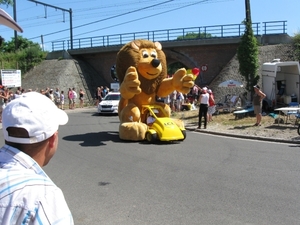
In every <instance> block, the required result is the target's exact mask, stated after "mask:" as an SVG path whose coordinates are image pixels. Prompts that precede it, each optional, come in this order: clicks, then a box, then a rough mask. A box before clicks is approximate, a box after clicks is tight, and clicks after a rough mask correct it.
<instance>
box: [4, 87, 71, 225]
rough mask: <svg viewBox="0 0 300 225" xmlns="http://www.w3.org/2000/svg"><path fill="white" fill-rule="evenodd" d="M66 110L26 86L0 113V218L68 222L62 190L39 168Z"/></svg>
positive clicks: (15, 221) (51, 148) (53, 149)
mask: <svg viewBox="0 0 300 225" xmlns="http://www.w3.org/2000/svg"><path fill="white" fill-rule="evenodd" d="M67 122H68V115H67V114H66V113H65V112H64V111H63V110H61V109H59V108H57V107H56V106H55V104H54V103H53V102H52V101H51V100H50V99H49V98H47V97H46V96H44V95H42V94H40V93H38V92H28V93H25V94H23V95H21V96H20V98H17V99H14V100H12V101H11V102H10V103H8V104H7V106H6V107H5V109H4V110H3V113H2V130H3V134H4V139H5V145H4V146H3V147H2V148H0V224H3V225H5V224H26V225H29V224H63V225H68V224H74V222H73V217H72V214H71V212H70V210H69V207H68V205H67V203H66V201H65V198H64V195H63V193H62V191H61V190H60V189H59V188H58V187H57V186H56V185H55V184H54V183H53V181H52V180H51V179H50V178H49V177H48V176H47V174H46V173H45V172H44V171H43V169H42V167H43V166H45V165H47V164H48V162H49V161H50V159H51V158H52V156H53V155H54V154H55V152H56V150H57V146H58V128H59V125H64V124H66V123H67Z"/></svg>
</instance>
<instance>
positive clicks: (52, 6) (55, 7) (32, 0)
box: [14, 0, 73, 49]
mask: <svg viewBox="0 0 300 225" xmlns="http://www.w3.org/2000/svg"><path fill="white" fill-rule="evenodd" d="M14 1H15V0H14ZM28 1H30V2H34V3H36V4H41V5H43V6H48V7H51V8H54V9H59V10H62V11H64V12H68V13H69V15H70V42H71V43H70V45H71V49H73V24H72V9H71V8H70V9H64V8H60V7H57V6H54V5H49V4H47V3H43V2H39V1H35V0H28Z"/></svg>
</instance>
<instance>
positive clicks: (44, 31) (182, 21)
mask: <svg viewBox="0 0 300 225" xmlns="http://www.w3.org/2000/svg"><path fill="white" fill-rule="evenodd" d="M38 1H39V2H44V3H46V4H49V5H53V6H57V7H59V8H63V9H66V10H69V9H70V8H71V9H72V11H73V17H72V18H73V19H72V21H73V28H74V29H73V36H74V37H73V38H74V39H77V38H84V37H93V36H103V35H111V34H121V33H133V32H139V31H153V30H166V29H173V28H188V27H200V26H211V25H226V24H240V23H241V22H242V21H243V20H244V19H245V17H246V16H245V1H244V0H201V1H199V0H198V1H196V0H151V1H149V0H109V1H103V0H38ZM16 2H17V4H16V5H17V21H18V23H19V25H20V26H21V27H22V28H23V30H24V32H23V33H18V34H19V35H21V36H23V37H25V38H28V39H30V40H32V41H33V42H37V43H41V35H43V39H44V43H45V45H46V47H45V49H46V50H51V47H50V46H51V42H52V41H56V40H69V39H70V31H69V28H70V17H69V13H68V12H63V11H61V10H56V9H54V8H51V7H44V6H43V5H40V4H36V3H34V2H30V1H28V0H16ZM250 4H251V18H252V22H253V23H256V22H259V23H261V22H268V21H284V20H286V21H287V30H288V34H289V35H291V36H293V35H294V34H296V33H300V0H250ZM1 7H2V8H3V9H4V10H6V11H7V12H8V13H9V14H10V15H11V16H12V17H13V8H12V7H8V8H7V7H6V6H5V5H2V6H1ZM63 30H65V31H63ZM61 31H63V32H61ZM0 35H1V36H2V37H4V38H5V40H6V41H7V40H11V38H12V37H13V36H14V32H13V31H12V30H10V29H9V28H6V27H4V26H3V25H2V26H0Z"/></svg>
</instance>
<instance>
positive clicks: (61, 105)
mask: <svg viewBox="0 0 300 225" xmlns="http://www.w3.org/2000/svg"><path fill="white" fill-rule="evenodd" d="M64 105H65V94H64V91H61V92H60V108H61V109H62V110H64Z"/></svg>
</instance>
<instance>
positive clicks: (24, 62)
mask: <svg viewBox="0 0 300 225" xmlns="http://www.w3.org/2000/svg"><path fill="white" fill-rule="evenodd" d="M18 40H19V42H18V48H17V51H15V41H14V38H12V40H11V41H8V42H4V43H3V45H2V46H1V47H0V63H1V69H20V70H21V71H22V74H25V73H26V72H28V71H29V70H30V69H32V68H33V67H35V66H36V65H38V64H39V63H41V62H42V61H43V60H44V59H45V57H46V54H47V52H43V51H42V49H41V47H40V46H39V44H38V43H33V42H32V41H30V40H28V39H26V38H23V37H21V36H18Z"/></svg>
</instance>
